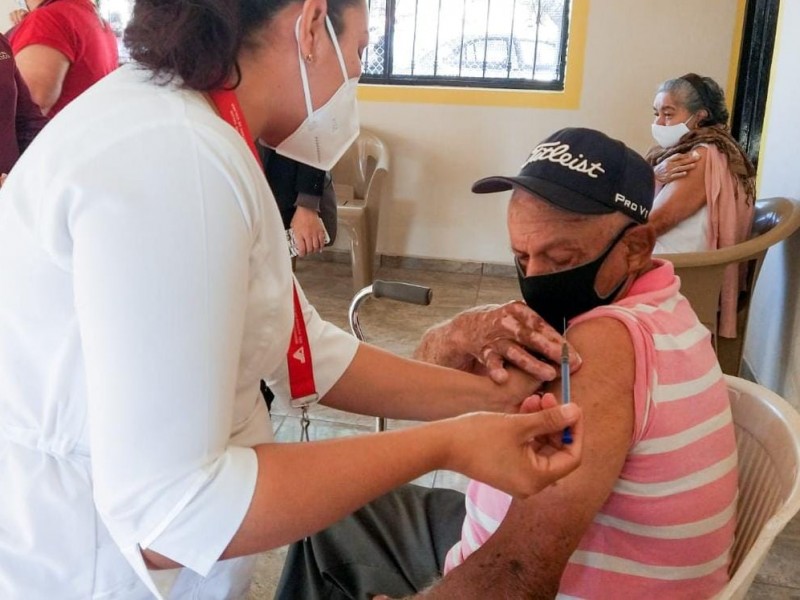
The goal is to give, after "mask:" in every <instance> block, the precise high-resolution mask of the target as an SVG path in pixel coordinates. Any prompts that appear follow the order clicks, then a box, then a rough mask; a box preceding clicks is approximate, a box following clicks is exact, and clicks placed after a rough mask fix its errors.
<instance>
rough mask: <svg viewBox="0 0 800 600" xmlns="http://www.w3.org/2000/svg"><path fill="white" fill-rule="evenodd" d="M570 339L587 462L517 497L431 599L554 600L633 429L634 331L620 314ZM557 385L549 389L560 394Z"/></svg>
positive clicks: (617, 470) (615, 474)
mask: <svg viewBox="0 0 800 600" xmlns="http://www.w3.org/2000/svg"><path fill="white" fill-rule="evenodd" d="M569 339H570V341H571V342H572V344H573V345H574V347H575V348H576V350H577V351H578V352H580V354H581V356H582V357H583V366H582V367H581V369H580V371H578V372H577V373H576V374H575V375H574V376H573V378H572V400H573V401H574V402H576V403H578V404H580V405H581V408H582V409H583V412H584V415H585V437H584V454H583V456H584V458H583V463H582V465H581V466H580V467H579V468H578V469H577V470H576V471H574V472H573V473H572V474H571V475H569V476H567V477H566V478H564V479H563V480H561V481H560V482H558V483H557V484H555V485H552V486H550V487H549V488H547V489H545V490H543V491H542V492H540V493H539V494H537V495H535V496H532V497H530V498H528V499H527V500H524V501H514V502H512V504H511V507H510V509H509V512H508V514H507V516H506V518H505V519H504V520H503V522H502V523H501V525H500V527H499V528H498V530H497V531H496V532H495V534H494V535H493V536H492V537H491V538H489V540H488V541H487V542H486V544H484V545H483V546H482V547H481V548H480V549H479V550H477V551H476V552H475V553H474V554H472V555H471V556H470V557H469V558H468V559H467V560H466V561H465V562H464V564H462V565H461V566H459V567H458V568H456V569H454V570H453V571H451V572H450V573H449V574H448V575H447V577H445V578H444V579H442V580H441V581H440V582H439V583H438V584H437V585H435V586H434V587H432V588H430V589H429V590H428V591H426V592H425V593H423V594H422V596H423V597H425V598H428V597H430V598H434V599H435V598H461V599H465V600H468V599H473V598H474V599H476V600H477V599H478V598H552V597H554V596H555V594H556V593H557V591H558V585H559V581H560V579H561V575H562V573H563V571H564V568H565V566H566V564H567V561H568V559H569V557H570V556H571V555H572V553H573V552H574V550H575V549H576V548H577V546H578V543H579V542H580V540H581V538H582V537H583V535H584V533H585V532H586V530H587V529H588V527H589V525H590V524H591V522H592V519H593V518H594V516H595V514H596V513H597V511H598V510H599V509H600V507H602V505H603V503H604V502H605V501H606V499H607V498H608V495H609V494H610V493H611V490H612V489H613V487H614V484H615V482H616V480H617V478H618V476H619V473H620V471H621V470H622V466H623V464H624V462H625V458H626V455H627V451H628V448H629V446H630V440H631V435H632V430H633V414H634V412H633V376H634V357H633V346H632V344H631V340H630V336H629V334H628V332H627V330H626V329H625V327H624V326H623V325H622V324H621V323H619V322H617V321H615V320H613V319H597V320H593V321H588V322H586V323H582V324H580V325H577V326H575V327H574V328H573V329H571V330H570V332H569ZM558 383H559V382H554V383H553V384H550V386H549V387H550V388H551V389H550V391H552V392H553V393H555V394H556V395H557V396H559V397H560V391H559V390H558V387H559V386H558Z"/></svg>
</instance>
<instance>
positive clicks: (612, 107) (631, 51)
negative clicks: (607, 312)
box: [343, 0, 741, 263]
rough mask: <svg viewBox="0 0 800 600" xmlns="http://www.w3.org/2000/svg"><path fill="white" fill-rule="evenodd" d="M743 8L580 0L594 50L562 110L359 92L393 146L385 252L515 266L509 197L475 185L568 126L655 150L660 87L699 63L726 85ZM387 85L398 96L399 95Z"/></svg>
mask: <svg viewBox="0 0 800 600" xmlns="http://www.w3.org/2000/svg"><path fill="white" fill-rule="evenodd" d="M740 5H741V0H703V2H702V3H698V2H697V1H696V0H673V1H672V2H670V3H669V4H668V5H665V4H663V3H657V2H649V1H647V2H642V1H641V0H594V1H593V2H591V3H589V2H588V0H576V10H577V11H578V12H579V14H580V15H582V16H584V17H585V25H584V29H585V40H583V42H579V43H578V44H577V46H578V50H579V51H580V50H581V49H582V48H581V46H583V47H584V49H585V50H584V56H583V58H581V56H580V55H578V56H570V57H569V58H568V60H570V61H575V60H577V61H578V64H579V65H580V63H582V70H583V73H582V81H579V82H578V84H577V85H578V88H579V93H578V94H577V96H576V97H575V98H574V99H572V100H570V101H568V102H562V103H561V104H558V102H555V104H556V105H559V106H563V107H564V108H554V107H553V105H554V101H553V100H552V99H549V100H542V99H541V93H539V94H540V97H539V98H531V101H530V103H529V104H528V105H526V107H522V108H520V107H519V105H518V102H519V100H518V99H517V100H515V102H516V103H517V105H516V106H497V105H496V104H503V102H500V101H497V100H494V101H493V100H487V101H486V102H485V103H484V105H481V104H480V103H476V102H475V100H476V95H475V94H474V93H470V92H468V93H467V95H466V96H462V98H461V99H455V100H454V101H453V102H454V103H452V104H448V103H442V102H443V99H442V96H441V93H439V92H437V94H439V95H438V96H436V94H433V95H435V96H436V97H435V98H433V100H435V102H422V101H417V102H413V101H411V100H413V99H414V95H415V93H416V94H417V95H418V96H419V97H420V99H425V100H428V101H430V100H432V98H431V94H432V92H424V93H420V92H418V91H417V92H415V90H413V89H411V90H404V91H402V92H400V94H402V96H400V100H399V101H383V100H385V97H382V99H381V101H378V100H375V99H374V98H375V97H376V96H375V94H378V92H375V91H373V90H369V89H365V90H363V91H361V97H362V102H361V103H360V109H361V118H362V124H363V126H364V127H365V128H368V129H371V130H373V131H375V132H377V133H378V134H379V135H381V136H382V137H383V138H385V139H386V141H387V142H388V144H389V147H390V149H391V151H392V176H391V180H390V194H389V200H390V201H389V202H387V204H386V205H384V207H383V209H382V211H383V214H382V216H381V236H380V239H379V250H380V251H381V252H382V253H384V254H390V255H403V256H420V257H429V258H442V259H457V260H473V261H482V262H497V263H509V262H510V256H509V251H508V248H507V243H506V232H505V197H504V196H503V195H498V196H481V197H477V196H474V195H472V194H471V193H470V185H471V184H472V182H473V181H474V180H476V179H478V178H479V177H482V176H485V175H491V174H498V173H515V172H516V171H517V169H518V168H519V165H520V164H521V163H522V161H523V159H524V158H525V157H526V156H527V153H528V152H529V151H530V149H531V147H532V146H533V145H535V144H536V142H538V141H539V140H541V139H542V138H544V137H546V136H547V135H549V134H550V133H552V132H553V131H555V130H556V129H559V128H561V127H568V126H586V127H594V128H597V129H601V130H603V131H605V132H607V133H609V134H610V135H612V136H615V137H618V138H620V139H622V140H624V141H626V142H627V143H628V144H630V145H631V146H633V147H634V148H636V149H637V150H639V151H644V150H646V149H647V148H648V147H649V145H650V120H651V115H652V108H651V107H652V100H653V92H654V90H655V88H656V86H657V85H658V84H659V83H660V82H661V81H662V80H664V79H666V78H668V77H675V76H678V75H681V74H683V73H685V72H687V71H697V72H699V73H702V74H704V75H710V76H711V77H714V78H715V79H717V80H718V81H719V82H720V83H721V84H722V85H723V86H726V85H727V84H728V82H729V76H730V72H731V68H730V66H731V54H732V48H733V47H734V46H736V40H735V39H734V38H735V37H736V36H738V35H739V30H740V27H739V21H737V14H738V13H739V12H740V8H741V7H740ZM573 41H574V40H573ZM574 50H575V48H573V51H574ZM575 64H576V63H573V64H572V67H571V68H574V65H575ZM569 83H570V82H568V84H569ZM569 91H570V90H569V89H568V92H569ZM380 93H381V94H384V95H391V94H394V95H395V97H398V92H397V91H395V92H392V91H391V90H388V91H385V92H380ZM514 94H515V95H517V96H518V95H519V92H514ZM526 94H528V95H529V96H533V95H536V94H537V93H536V92H526ZM465 97H466V98H468V99H470V101H464V98H465ZM369 98H372V99H369ZM506 104H508V103H506ZM512 104H514V103H512ZM343 237H344V236H343Z"/></svg>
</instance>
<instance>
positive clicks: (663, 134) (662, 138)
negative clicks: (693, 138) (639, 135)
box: [650, 115, 694, 148]
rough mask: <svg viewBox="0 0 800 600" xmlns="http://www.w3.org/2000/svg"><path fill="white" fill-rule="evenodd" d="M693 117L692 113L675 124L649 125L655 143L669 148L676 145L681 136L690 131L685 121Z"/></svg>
mask: <svg viewBox="0 0 800 600" xmlns="http://www.w3.org/2000/svg"><path fill="white" fill-rule="evenodd" d="M693 117H694V115H692V116H691V117H689V118H688V119H686V121H684V122H683V123H678V124H677V125H656V124H655V123H653V124H652V125H651V126H650V127H651V130H652V132H653V139H654V140H655V141H656V144H658V145H659V146H661V147H662V148H671V147H672V146H675V145H677V143H678V142H680V141H681V138H682V137H683V136H685V135H686V134H687V133H689V132H690V131H691V129H689V126H688V125H686V123H688V122H689V121H691V120H692V118H693Z"/></svg>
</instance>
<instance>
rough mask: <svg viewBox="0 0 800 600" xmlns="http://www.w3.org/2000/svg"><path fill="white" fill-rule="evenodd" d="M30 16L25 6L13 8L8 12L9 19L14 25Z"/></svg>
mask: <svg viewBox="0 0 800 600" xmlns="http://www.w3.org/2000/svg"><path fill="white" fill-rule="evenodd" d="M27 16H28V11H27V10H25V9H24V8H18V9H16V10H12V11H11V12H10V13H8V20H9V21H11V24H12V25H19V24H20V23H22V20H23V19H24V18H25V17H27Z"/></svg>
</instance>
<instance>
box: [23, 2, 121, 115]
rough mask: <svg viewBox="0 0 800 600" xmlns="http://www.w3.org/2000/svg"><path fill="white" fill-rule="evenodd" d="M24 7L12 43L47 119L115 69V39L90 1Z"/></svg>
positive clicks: (34, 97)
mask: <svg viewBox="0 0 800 600" xmlns="http://www.w3.org/2000/svg"><path fill="white" fill-rule="evenodd" d="M26 5H27V6H28V8H29V9H30V11H29V13H28V14H26V15H25V17H24V18H22V19H21V20H20V21H19V24H18V25H17V26H16V27H15V28H14V29H13V31H12V34H11V36H10V39H11V46H12V47H13V49H14V54H15V55H16V57H17V66H18V67H19V70H20V72H21V73H22V77H23V79H25V82H26V83H27V84H28V88H30V91H31V96H32V97H33V100H34V102H36V104H38V105H39V108H41V110H42V113H43V114H45V115H48V116H50V117H52V116H54V115H55V114H56V113H58V112H59V111H60V110H61V109H62V108H64V107H65V106H66V105H67V104H69V103H70V102H71V101H72V100H74V99H75V98H77V97H78V96H79V95H80V94H82V93H83V92H84V91H85V90H86V89H88V88H89V87H91V86H92V85H93V84H95V83H96V82H97V81H99V80H100V79H102V78H103V77H104V76H106V75H108V74H109V73H110V72H111V71H113V70H114V69H116V68H117V64H118V62H119V55H118V52H117V42H116V38H115V37H114V33H113V32H112V31H111V27H110V26H109V25H108V23H106V22H105V21H104V20H103V19H102V18H101V17H100V15H99V13H98V12H97V8H96V7H95V5H94V4H93V3H92V2H91V0H26ZM18 18H19V17H18Z"/></svg>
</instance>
